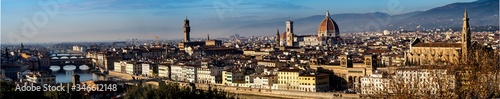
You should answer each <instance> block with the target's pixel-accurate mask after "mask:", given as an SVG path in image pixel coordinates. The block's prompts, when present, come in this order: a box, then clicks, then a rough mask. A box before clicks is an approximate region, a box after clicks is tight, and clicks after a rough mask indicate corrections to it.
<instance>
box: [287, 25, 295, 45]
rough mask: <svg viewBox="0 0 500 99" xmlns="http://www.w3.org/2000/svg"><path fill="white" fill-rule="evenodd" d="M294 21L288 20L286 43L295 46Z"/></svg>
mask: <svg viewBox="0 0 500 99" xmlns="http://www.w3.org/2000/svg"><path fill="white" fill-rule="evenodd" d="M293 36H294V35H293V21H291V20H290V19H288V20H287V21H286V45H287V46H293Z"/></svg>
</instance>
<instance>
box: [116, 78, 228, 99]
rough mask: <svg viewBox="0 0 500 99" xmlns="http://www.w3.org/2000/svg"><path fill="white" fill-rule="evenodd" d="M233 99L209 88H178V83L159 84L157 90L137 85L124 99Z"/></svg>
mask: <svg viewBox="0 0 500 99" xmlns="http://www.w3.org/2000/svg"><path fill="white" fill-rule="evenodd" d="M174 98H182V99H184V98H185V99H234V98H235V96H234V95H233V94H231V93H228V92H225V91H222V90H218V89H216V88H213V87H211V86H210V87H209V88H208V90H200V89H196V88H195V87H192V86H182V87H181V86H180V85H179V83H162V82H161V83H160V84H159V86H158V88H154V87H152V86H145V85H139V86H134V87H131V88H128V90H127V92H126V95H125V97H124V99H174Z"/></svg>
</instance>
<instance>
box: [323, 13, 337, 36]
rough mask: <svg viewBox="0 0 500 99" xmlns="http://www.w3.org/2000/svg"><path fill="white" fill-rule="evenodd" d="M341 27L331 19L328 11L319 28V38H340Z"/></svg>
mask: <svg viewBox="0 0 500 99" xmlns="http://www.w3.org/2000/svg"><path fill="white" fill-rule="evenodd" d="M338 33H339V27H338V25H337V23H335V21H333V19H332V18H331V17H330V12H328V11H326V17H325V19H323V21H321V23H320V24H319V26H318V36H320V37H321V36H329V37H335V36H339V34H338Z"/></svg>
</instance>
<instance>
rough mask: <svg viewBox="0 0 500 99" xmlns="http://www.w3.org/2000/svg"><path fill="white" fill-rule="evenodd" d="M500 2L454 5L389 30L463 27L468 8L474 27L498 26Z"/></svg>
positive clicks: (433, 10)
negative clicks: (463, 19)
mask: <svg viewBox="0 0 500 99" xmlns="http://www.w3.org/2000/svg"><path fill="white" fill-rule="evenodd" d="M498 3H499V0H479V1H475V2H468V3H453V4H448V5H445V6H442V7H437V8H434V9H430V10H427V11H424V12H421V13H418V14H416V15H414V16H411V17H409V18H406V19H403V20H398V21H395V22H393V23H392V24H393V25H392V26H388V27H387V28H388V29H399V28H404V29H417V28H416V27H417V26H419V25H420V28H419V29H423V28H434V27H440V28H447V27H461V25H462V18H463V16H464V15H463V13H464V9H466V8H467V12H468V14H469V19H470V20H469V23H470V24H471V25H472V26H486V25H498V7H499V6H498Z"/></svg>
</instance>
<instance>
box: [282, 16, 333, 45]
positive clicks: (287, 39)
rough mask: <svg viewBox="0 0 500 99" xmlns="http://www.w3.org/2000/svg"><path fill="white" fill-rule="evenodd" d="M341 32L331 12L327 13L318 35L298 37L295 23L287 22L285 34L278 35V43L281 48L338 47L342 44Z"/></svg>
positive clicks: (319, 27) (320, 24)
mask: <svg viewBox="0 0 500 99" xmlns="http://www.w3.org/2000/svg"><path fill="white" fill-rule="evenodd" d="M339 34H340V31H339V27H338V25H337V23H335V21H333V19H332V18H331V17H330V12H328V11H326V16H325V18H324V19H323V21H321V22H320V23H319V26H318V34H317V35H296V34H294V32H293V21H291V20H287V21H286V28H285V32H284V33H283V34H282V35H281V36H280V35H279V31H278V32H277V33H276V36H277V37H276V38H277V39H276V41H277V42H279V43H278V44H279V45H280V46H320V45H336V44H339V43H340V42H341V40H342V39H341V38H340V37H339Z"/></svg>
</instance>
